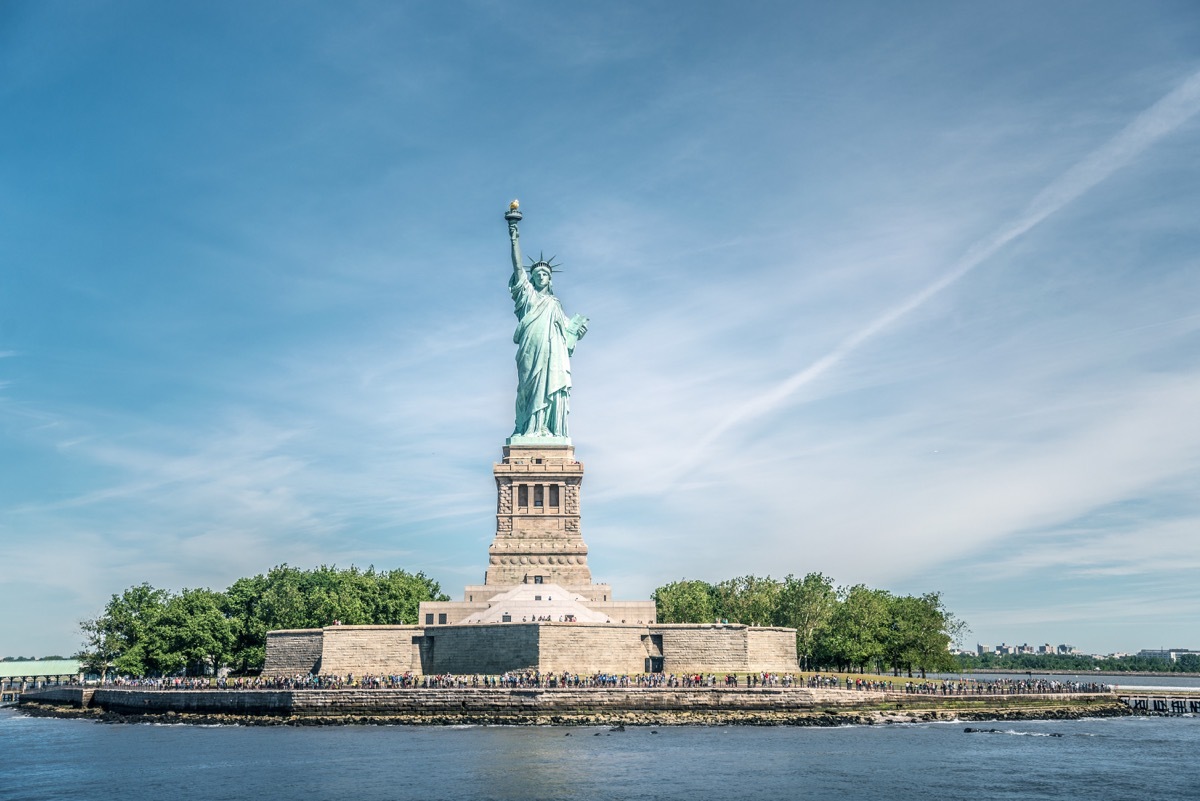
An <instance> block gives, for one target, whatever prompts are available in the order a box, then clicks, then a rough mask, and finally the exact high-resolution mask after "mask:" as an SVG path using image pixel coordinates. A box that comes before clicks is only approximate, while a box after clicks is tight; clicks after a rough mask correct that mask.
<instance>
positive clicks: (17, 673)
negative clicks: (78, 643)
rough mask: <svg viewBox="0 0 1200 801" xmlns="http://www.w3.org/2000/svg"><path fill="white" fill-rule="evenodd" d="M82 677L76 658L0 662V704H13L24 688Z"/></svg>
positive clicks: (80, 666) (33, 688) (29, 688)
mask: <svg viewBox="0 0 1200 801" xmlns="http://www.w3.org/2000/svg"><path fill="white" fill-rule="evenodd" d="M82 679H83V664H82V663H81V662H80V661H79V660H78V659H38V660H29V659H23V660H21V659H18V660H12V661H8V662H0V704H6V705H7V704H13V703H16V702H17V699H18V698H20V696H21V693H23V692H24V691H25V690H35V689H37V688H39V687H45V686H47V685H51V684H63V683H67V682H72V681H81V680H82Z"/></svg>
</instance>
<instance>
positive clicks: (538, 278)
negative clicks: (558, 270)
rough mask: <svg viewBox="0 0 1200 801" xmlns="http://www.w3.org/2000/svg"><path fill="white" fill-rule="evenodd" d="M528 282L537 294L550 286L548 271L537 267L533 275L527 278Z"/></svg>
mask: <svg viewBox="0 0 1200 801" xmlns="http://www.w3.org/2000/svg"><path fill="white" fill-rule="evenodd" d="M529 282H530V283H531V284H533V288H534V289H536V290H538V291H539V292H540V291H542V290H543V289H545V288H546V287H548V286H550V271H549V270H547V269H545V268H542V267H539V268H538V269H536V270H534V271H533V275H531V276H530V277H529Z"/></svg>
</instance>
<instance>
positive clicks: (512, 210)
mask: <svg viewBox="0 0 1200 801" xmlns="http://www.w3.org/2000/svg"><path fill="white" fill-rule="evenodd" d="M504 219H506V220H508V227H509V228H514V227H516V224H517V223H519V222H520V221H521V203H520V201H517V200H514V201H513V202H512V203H509V204H508V211H506V212H505V213H504Z"/></svg>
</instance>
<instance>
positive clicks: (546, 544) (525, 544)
mask: <svg viewBox="0 0 1200 801" xmlns="http://www.w3.org/2000/svg"><path fill="white" fill-rule="evenodd" d="M492 473H493V475H494V476H495V478H496V496H497V497H496V536H495V539H493V540H492V545H491V547H490V548H488V568H487V574H486V575H485V577H484V585H485V586H496V587H497V588H499V587H511V586H513V585H514V584H543V583H544V584H558V585H560V586H562V587H566V588H569V589H571V590H573V591H575V592H581V593H582V594H584V595H587V596H589V597H590V596H591V594H592V592H591V589H592V587H593V585H592V571H591V570H590V569H589V568H588V563H587V553H588V548H587V545H585V544H584V542H583V535H582V534H581V533H580V530H579V529H580V526H579V522H580V515H579V491H580V487H581V485H582V483H583V464H582V463H580V462H577V461H575V449H574V448H573V447H572V446H571V445H569V444H563V445H515V444H513V445H506V446H505V447H504V460H503V461H502V462H500V463H499V464H496V465H495V466H494V467H493V470H492ZM585 590H586V591H585ZM605 595H608V593H607V588H605ZM609 597H611V596H609ZM597 600H599V599H597ZM606 600H607V599H606Z"/></svg>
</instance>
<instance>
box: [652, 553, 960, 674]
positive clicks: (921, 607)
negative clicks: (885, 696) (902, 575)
mask: <svg viewBox="0 0 1200 801" xmlns="http://www.w3.org/2000/svg"><path fill="white" fill-rule="evenodd" d="M654 601H655V604H656V605H657V612H658V621H659V622H660V623H706V622H709V621H712V620H726V621H729V622H731V623H745V624H748V625H754V626H771V625H773V626H787V627H789V628H794V629H796V653H797V656H798V657H799V660H800V663H801V665H802V666H803V667H804V668H805V669H809V670H815V669H822V668H837V669H839V670H843V671H844V670H846V669H848V668H850V667H855V668H858V669H859V670H860V671H864V672H865V671H866V670H867V668H868V667H875V668H877V669H880V670H882V669H883V668H885V667H887V668H890V669H891V670H892V671H893V673H894V674H895V675H900V672H901V671H906V672H907V673H908V675H909V676H911V675H913V673H912V672H913V671H914V670H919V671H921V674H922V676H923V675H924V674H925V672H926V671H937V670H953V669H954V667H955V666H956V662H955V659H954V657H953V656H952V655H951V653H950V650H949V646H950V643H951V642H953V641H956V640H958V639H959V638H960V637H961V635H962V632H963V630H964V628H965V626H964V624H963V623H962V622H961V621H959V620H957V619H956V618H955V617H954V616H953V615H952V614H950V612H949V611H947V610H946V608H945V607H944V606H943V604H942V600H941V596H940V594H938V593H936V592H933V593H926V594H925V595H921V596H911V595H905V596H896V595H892V594H891V593H889V592H887V591H885V590H875V589H871V588H870V587H866V586H864V585H861V584H859V585H856V586H854V587H843V588H841V589H834V586H833V580H832V579H830V578H829V577H827V576H825V575H823V574H821V573H809V574H808V575H806V576H805V577H804V578H802V579H801V578H797V577H796V576H791V575H789V576H788V577H787V578H785V579H784V580H783V581H778V580H776V579H772V578H771V577H770V576H767V577H766V578H759V577H757V576H740V577H738V578H733V579H728V580H726V581H722V582H720V583H718V584H708V583H707V582H703V581H694V580H693V581H688V580H684V581H676V582H673V583H671V584H666V585H664V586H662V587H659V588H658V589H657V590H655V591H654Z"/></svg>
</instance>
